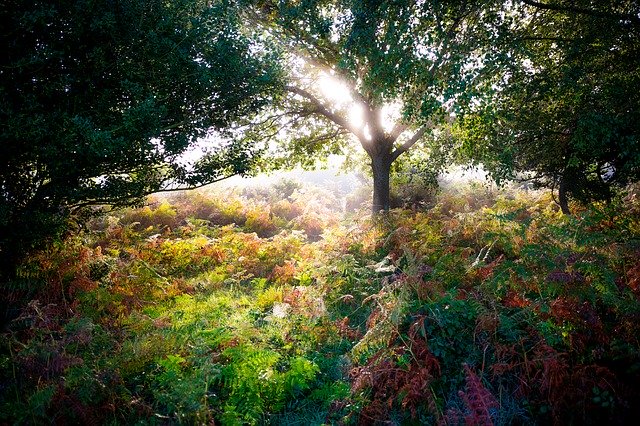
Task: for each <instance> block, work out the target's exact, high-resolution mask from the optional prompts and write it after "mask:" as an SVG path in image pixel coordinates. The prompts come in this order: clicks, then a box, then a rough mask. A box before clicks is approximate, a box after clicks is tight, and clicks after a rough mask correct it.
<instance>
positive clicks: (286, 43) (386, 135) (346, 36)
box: [244, 0, 501, 212]
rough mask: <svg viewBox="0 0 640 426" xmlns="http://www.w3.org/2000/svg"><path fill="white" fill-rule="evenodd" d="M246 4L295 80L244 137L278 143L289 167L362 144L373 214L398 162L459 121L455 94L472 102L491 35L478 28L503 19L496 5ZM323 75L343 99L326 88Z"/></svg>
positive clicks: (399, 1) (405, 1) (312, 0)
mask: <svg viewBox="0 0 640 426" xmlns="http://www.w3.org/2000/svg"><path fill="white" fill-rule="evenodd" d="M485 3H486V7H485ZM247 4H248V6H247V8H246V9H245V14H244V17H245V19H247V20H248V21H249V22H250V23H251V26H252V28H255V29H256V31H257V32H261V34H262V36H263V37H265V38H266V39H268V40H270V43H271V45H272V46H273V47H274V48H277V49H279V51H280V52H281V54H282V57H283V58H284V61H285V63H286V68H287V69H288V70H289V81H288V84H287V85H286V87H285V90H286V93H287V96H285V97H284V98H283V99H281V101H280V103H279V104H276V105H274V108H273V110H272V113H271V114H270V115H268V116H267V117H265V118H264V119H263V120H262V121H260V122H258V123H256V122H252V123H248V124H247V127H246V134H247V135H249V137H250V138H265V137H269V138H272V139H277V140H280V142H281V146H284V147H285V148H286V149H285V152H286V154H285V155H286V157H287V160H288V161H289V163H290V164H291V163H303V164H305V163H308V162H310V161H312V160H313V159H314V158H317V157H318V156H323V157H326V156H327V155H328V154H329V153H339V152H342V150H344V149H345V147H346V146H348V144H349V141H355V142H356V143H357V144H358V145H360V147H361V148H362V149H363V150H364V151H365V152H366V154H367V156H368V158H369V161H370V166H371V172H372V175H373V203H372V206H373V211H374V212H377V211H380V210H386V209H388V208H389V206H390V172H391V169H392V164H393V163H394V161H396V160H397V159H398V158H399V157H400V156H401V155H402V154H403V153H405V152H406V151H408V150H409V149H411V148H412V147H414V146H415V145H417V144H419V143H421V142H425V141H426V140H428V139H429V138H428V136H429V134H430V132H431V130H432V129H434V128H435V127H436V126H437V125H438V123H439V122H441V121H443V120H447V119H448V118H450V117H451V116H452V112H454V111H455V102H454V101H456V100H457V98H458V97H460V96H470V95H469V94H470V93H471V92H472V90H473V87H472V85H471V83H472V81H473V80H474V79H475V78H476V77H477V76H478V75H479V74H480V70H481V68H482V67H481V66H479V65H480V62H479V61H477V60H476V55H477V54H478V53H477V52H476V49H477V46H486V45H487V44H488V43H487V42H486V40H487V39H488V38H490V37H491V34H490V33H488V32H487V31H486V30H485V27H482V26H477V27H476V26H474V22H476V21H479V20H480V19H485V20H496V19H497V20H499V19H501V18H500V17H499V16H498V15H497V14H494V13H493V9H492V4H491V3H490V2H454V1H445V2H442V1H416V0H396V1H350V0H332V1H329V0H301V1H272V0H259V1H248V2H247ZM474 52H475V53H474ZM326 79H332V80H334V81H335V82H336V83H335V85H334V86H333V88H332V89H331V90H333V91H341V92H343V93H341V94H339V95H337V96H336V94H335V93H333V94H332V93H328V90H327V86H326V85H325V87H324V89H325V90H322V89H323V88H322V84H321V83H322V80H325V81H326ZM354 110H356V111H359V112H360V119H359V120H354V119H353V116H354Z"/></svg>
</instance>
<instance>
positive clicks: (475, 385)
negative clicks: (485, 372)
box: [458, 364, 499, 426]
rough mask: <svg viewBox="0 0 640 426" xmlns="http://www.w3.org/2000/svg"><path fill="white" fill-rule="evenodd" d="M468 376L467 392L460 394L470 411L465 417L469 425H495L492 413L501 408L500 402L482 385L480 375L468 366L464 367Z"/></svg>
mask: <svg viewBox="0 0 640 426" xmlns="http://www.w3.org/2000/svg"><path fill="white" fill-rule="evenodd" d="M464 371H465V374H466V382H467V384H466V387H465V388H466V392H463V391H460V392H459V393H458V394H459V395H460V398H462V401H464V404H465V406H466V408H467V410H468V412H467V413H466V415H465V424H467V425H477V426H480V425H493V420H492V418H491V412H492V411H495V410H497V409H498V408H499V404H498V401H497V400H496V398H495V397H494V396H493V394H492V393H491V392H490V391H489V390H488V389H487V388H486V387H485V386H484V385H483V384H482V381H481V380H480V378H479V377H478V375H477V374H476V373H475V372H474V371H473V370H472V369H471V368H470V367H469V366H468V365H466V364H465V365H464Z"/></svg>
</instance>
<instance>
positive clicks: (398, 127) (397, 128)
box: [389, 123, 409, 142]
mask: <svg viewBox="0 0 640 426" xmlns="http://www.w3.org/2000/svg"><path fill="white" fill-rule="evenodd" d="M408 128H409V126H407V125H406V124H402V123H396V124H395V125H394V126H393V129H391V132H389V139H390V140H391V141H394V142H395V140H396V139H398V138H399V137H400V135H401V134H402V133H403V132H404V131H405V130H407V129H408Z"/></svg>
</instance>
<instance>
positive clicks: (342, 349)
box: [0, 185, 640, 424]
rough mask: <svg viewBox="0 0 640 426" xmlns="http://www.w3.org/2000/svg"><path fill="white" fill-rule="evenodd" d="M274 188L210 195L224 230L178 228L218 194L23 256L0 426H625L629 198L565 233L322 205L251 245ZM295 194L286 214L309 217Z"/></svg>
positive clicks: (489, 217)
mask: <svg viewBox="0 0 640 426" xmlns="http://www.w3.org/2000/svg"><path fill="white" fill-rule="evenodd" d="M283 187H287V186H286V185H284V186H280V187H279V188H280V189H275V190H266V189H260V188H257V189H253V190H251V191H250V193H252V194H253V195H254V196H255V197H258V198H247V197H248V195H249V192H246V193H244V195H243V194H242V193H241V191H235V192H234V191H229V192H226V197H227V198H226V199H227V202H228V205H229V206H231V207H229V209H230V210H229V216H227V218H228V219H229V220H231V218H233V217H238V218H239V221H240V223H238V224H235V223H232V224H228V223H227V222H228V221H229V220H225V221H224V224H223V223H215V222H214V221H209V220H207V219H196V218H194V217H193V216H192V214H195V213H197V214H199V215H200V217H212V218H216V217H219V216H217V215H216V214H217V213H219V212H220V210H219V209H220V208H221V207H223V205H222V204H221V203H220V202H219V200H220V199H221V197H220V195H219V194H216V192H213V191H208V192H204V191H203V192H200V193H195V194H182V195H179V196H177V197H174V198H167V199H164V200H159V199H151V200H150V204H149V206H147V208H141V209H137V210H131V209H130V210H124V211H112V212H111V213H110V217H108V218H105V219H96V220H95V221H94V222H93V223H92V224H91V226H90V227H89V228H88V230H87V231H86V232H85V233H84V234H82V235H78V236H76V237H72V238H69V239H67V240H66V241H65V243H64V244H59V245H57V246H55V247H54V248H49V249H46V250H43V251H42V252H40V253H38V254H37V255H36V256H34V257H32V258H31V259H29V260H28V261H25V262H24V263H23V264H22V265H21V266H20V268H19V274H18V275H19V277H18V278H17V279H16V282H15V283H13V286H12V287H9V288H8V289H7V291H6V295H5V297H6V298H13V299H14V300H17V299H24V300H28V301H29V302H28V303H26V304H22V306H25V307H24V308H22V309H21V310H20V311H19V312H18V313H17V318H16V319H15V320H14V321H12V322H11V323H10V324H8V325H7V327H6V331H3V333H2V339H1V342H2V343H1V344H0V385H1V386H2V388H3V389H4V390H5V391H4V392H3V393H2V394H0V407H1V408H0V413H1V414H0V415H1V416H2V417H0V419H1V421H3V422H7V423H40V422H46V421H52V420H53V421H55V422H59V423H136V422H146V423H169V424H174V423H188V424H191V423H198V424H202V423H211V422H216V423H221V424H258V423H270V424H271V423H272V424H291V423H295V422H298V423H305V424H327V423H329V424H372V423H376V422H377V423H382V422H394V423H397V424H537V423H553V424H571V423H580V424H602V423H625V422H629V421H630V419H633V418H634V417H635V416H637V414H638V413H637V408H635V407H636V406H635V405H634V404H633V401H634V399H635V397H636V396H637V394H638V392H640V389H638V383H640V381H639V380H638V379H639V377H638V374H640V355H639V354H640V347H639V346H638V342H637V334H638V332H639V331H640V330H638V324H640V322H639V321H638V320H639V319H640V310H639V309H638V301H639V300H640V299H639V298H640V285H638V282H640V281H639V280H640V272H639V271H640V265H639V264H638V260H637V259H638V250H640V246H639V245H638V237H639V235H640V222H639V221H638V217H637V215H635V213H633V212H635V211H637V210H636V209H637V205H636V203H637V201H634V199H633V198H632V197H631V198H628V199H627V201H625V202H626V203H627V204H620V205H598V204H593V205H591V206H590V207H589V208H584V209H582V210H580V211H579V212H578V213H577V214H576V215H575V216H571V217H567V216H564V215H562V214H561V212H560V211H559V210H558V208H557V206H556V205H555V204H554V203H553V201H552V200H551V198H550V197H549V195H548V194H543V193H540V192H524V191H522V190H513V189H512V190H504V189H503V190H500V191H498V190H495V189H490V188H484V189H482V190H480V187H479V186H477V185H475V186H470V187H468V188H452V189H451V190H450V191H449V192H441V193H439V194H437V195H435V198H434V201H433V206H432V207H431V208H430V209H428V210H419V209H413V210H392V211H391V212H390V214H389V215H388V216H386V217H385V218H384V220H382V221H381V220H371V219H370V218H368V217H367V218H363V217H359V216H352V217H351V218H349V219H342V220H340V219H339V215H338V214H337V213H335V212H333V213H331V211H330V210H329V209H328V208H327V206H323V205H321V204H320V203H316V204H315V208H316V209H319V210H316V211H317V212H320V217H322V218H323V220H324V222H323V227H324V228H325V229H324V230H323V232H322V233H321V234H320V236H319V237H318V238H317V240H315V241H313V240H312V239H311V238H309V237H307V236H306V235H305V233H303V232H301V231H300V230H298V229H296V226H297V224H298V222H297V219H298V218H299V216H291V217H290V216H287V217H285V216H284V215H283V216H277V215H275V213H274V214H273V215H272V216H267V220H269V221H270V222H269V224H270V225H269V226H274V227H276V228H277V229H278V232H277V233H276V234H275V235H273V236H266V235H265V236H262V237H261V236H259V235H257V234H256V233H255V232H254V230H253V229H252V228H250V227H249V226H248V225H247V223H246V221H245V219H244V217H247V213H248V212H250V211H251V210H252V209H264V210H267V211H271V212H274V211H277V209H274V206H275V205H277V204H278V203H280V202H281V201H282V200H280V199H279V198H278V197H276V196H272V192H271V191H276V192H278V191H281V190H282V188H283ZM289 189H291V188H289ZM289 189H286V192H287V193H288V194H289V198H290V203H291V205H292V206H295V207H294V208H292V209H291V210H289V213H288V214H291V215H292V213H291V212H293V211H299V212H300V213H299V215H303V214H304V213H303V212H304V211H305V209H307V212H309V211H311V209H310V207H309V206H310V205H311V204H312V203H309V202H307V201H306V200H304V199H303V198H298V196H299V197H302V194H303V193H306V191H305V188H304V187H297V188H296V189H294V190H291V191H289ZM296 192H297V193H298V194H299V195H298V196H297V195H295V194H296ZM308 193H310V194H315V192H314V191H308ZM232 194H235V195H232ZM313 196H315V195H313ZM232 197H236V198H232ZM327 203H328V204H331V203H333V201H331V200H328V201H327ZM338 204H339V203H338ZM236 209H237V210H236ZM323 209H326V210H323ZM212 213H216V214H212ZM329 215H331V216H332V217H331V218H329V217H328V216H329ZM251 226H253V225H251ZM21 280H29V281H31V282H32V283H35V282H38V283H40V285H39V286H35V285H30V286H29V289H30V290H29V291H23V290H21ZM18 306H20V305H18Z"/></svg>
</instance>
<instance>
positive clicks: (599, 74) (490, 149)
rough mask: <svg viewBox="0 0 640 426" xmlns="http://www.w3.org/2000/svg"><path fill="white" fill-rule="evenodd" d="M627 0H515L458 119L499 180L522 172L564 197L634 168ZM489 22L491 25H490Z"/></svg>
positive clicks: (633, 28) (638, 51) (592, 190)
mask: <svg viewBox="0 0 640 426" xmlns="http://www.w3.org/2000/svg"><path fill="white" fill-rule="evenodd" d="M638 11H639V9H638V4H637V2H633V1H607V2H598V3H597V4H596V3H593V2H589V1H578V2H576V1H572V2H561V1H557V2H553V3H552V2H548V3H543V2H536V1H522V2H520V3H517V4H516V6H515V7H514V8H511V9H510V10H507V11H506V12H505V13H509V14H512V15H514V16H516V17H517V22H518V25H517V26H515V27H511V28H510V29H509V31H501V32H500V33H501V34H502V36H501V37H500V39H499V42H496V47H497V48H498V49H500V50H501V51H502V52H503V53H504V55H503V56H502V61H501V62H500V63H499V66H496V67H495V73H493V76H494V78H492V79H487V80H485V83H484V84H485V86H484V87H485V88H484V90H481V91H479V92H480V93H484V94H485V96H484V97H483V98H480V97H476V98H475V99H474V103H472V104H471V105H470V111H472V112H473V113H472V114H470V115H466V116H465V118H464V119H462V120H460V122H459V124H460V129H463V130H462V131H461V132H460V134H462V135H463V136H464V139H465V140H466V142H465V149H466V152H467V154H468V155H469V156H471V157H472V158H475V160H476V161H478V162H480V163H482V164H483V165H484V166H485V167H486V168H487V169H488V170H489V171H490V172H491V173H492V174H493V175H494V177H496V178H497V179H498V180H501V179H509V178H514V177H518V176H520V177H522V175H521V173H523V172H524V173H526V174H525V175H524V176H526V177H527V178H528V179H532V180H533V181H534V182H536V183H537V184H539V185H542V186H548V187H551V188H552V189H557V190H558V194H559V200H558V201H559V204H560V205H561V207H562V210H563V211H564V212H565V213H569V207H568V201H569V198H570V197H571V198H574V199H576V200H578V201H583V202H586V201H590V200H603V199H610V198H611V196H612V194H613V191H614V190H615V188H616V187H618V188H619V187H621V186H624V185H625V184H627V183H629V182H633V181H637V180H638V178H640V143H639V136H640V17H639V16H638ZM497 31H498V30H497Z"/></svg>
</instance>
